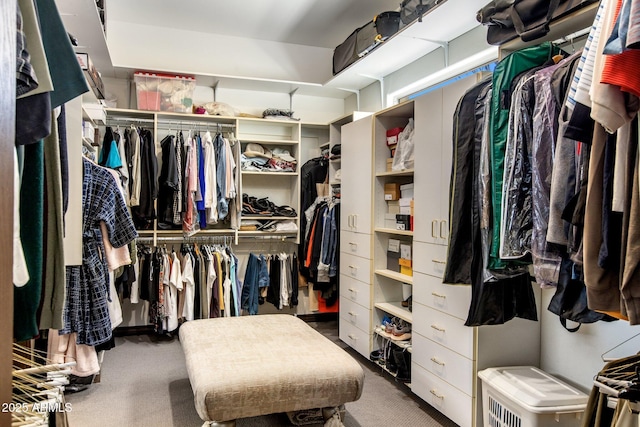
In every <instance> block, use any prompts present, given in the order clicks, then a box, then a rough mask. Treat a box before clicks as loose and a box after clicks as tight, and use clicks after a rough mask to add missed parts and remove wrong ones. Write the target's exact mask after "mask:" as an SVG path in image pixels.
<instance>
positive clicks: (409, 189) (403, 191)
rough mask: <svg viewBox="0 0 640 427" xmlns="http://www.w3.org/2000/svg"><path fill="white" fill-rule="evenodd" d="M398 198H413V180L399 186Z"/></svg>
mask: <svg viewBox="0 0 640 427" xmlns="http://www.w3.org/2000/svg"><path fill="white" fill-rule="evenodd" d="M400 198H401V199H413V182H412V183H410V184H404V185H401V186H400Z"/></svg>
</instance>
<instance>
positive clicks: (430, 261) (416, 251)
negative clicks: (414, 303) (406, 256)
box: [413, 242, 447, 279]
mask: <svg viewBox="0 0 640 427" xmlns="http://www.w3.org/2000/svg"><path fill="white" fill-rule="evenodd" d="M413 259H414V260H416V261H417V262H414V263H413V271H417V272H420V273H424V274H428V275H430V276H433V277H438V278H440V279H442V278H443V277H444V268H445V266H446V264H445V263H446V261H447V247H446V246H442V245H436V244H433V243H424V242H414V243H413ZM418 260H419V261H418Z"/></svg>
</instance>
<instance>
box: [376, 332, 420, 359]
mask: <svg viewBox="0 0 640 427" xmlns="http://www.w3.org/2000/svg"><path fill="white" fill-rule="evenodd" d="M373 332H374V333H376V334H377V335H379V336H381V337H382V338H384V339H386V340H389V341H391V342H392V343H394V344H395V345H396V346H398V347H400V348H402V349H406V350H407V351H408V352H409V353H411V352H412V350H411V341H410V340H406V341H396V340H394V339H393V338H392V337H393V334H390V333H388V332H387V331H385V330H384V329H382V326H376V327H375V328H374V329H373Z"/></svg>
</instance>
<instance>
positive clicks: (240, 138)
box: [238, 135, 298, 145]
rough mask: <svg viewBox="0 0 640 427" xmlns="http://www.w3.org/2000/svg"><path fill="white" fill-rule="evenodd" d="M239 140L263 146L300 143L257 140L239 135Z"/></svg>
mask: <svg viewBox="0 0 640 427" xmlns="http://www.w3.org/2000/svg"><path fill="white" fill-rule="evenodd" d="M238 140H239V141H240V142H255V143H258V144H261V145H298V141H297V140H292V139H272V138H257V137H255V136H242V135H238Z"/></svg>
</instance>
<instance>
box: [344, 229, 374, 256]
mask: <svg viewBox="0 0 640 427" xmlns="http://www.w3.org/2000/svg"><path fill="white" fill-rule="evenodd" d="M340 251H341V252H344V253H348V254H352V255H357V256H359V257H362V258H371V235H370V234H363V233H354V232H352V231H340Z"/></svg>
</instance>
